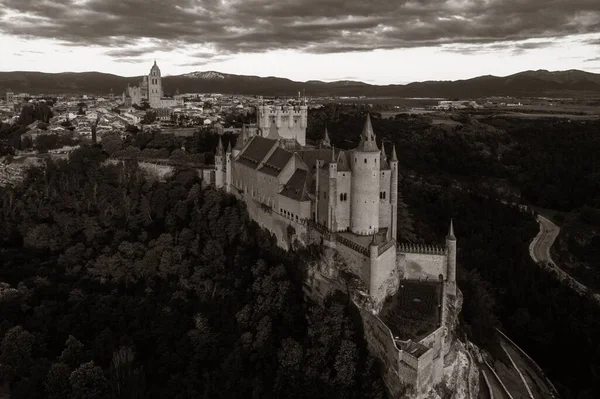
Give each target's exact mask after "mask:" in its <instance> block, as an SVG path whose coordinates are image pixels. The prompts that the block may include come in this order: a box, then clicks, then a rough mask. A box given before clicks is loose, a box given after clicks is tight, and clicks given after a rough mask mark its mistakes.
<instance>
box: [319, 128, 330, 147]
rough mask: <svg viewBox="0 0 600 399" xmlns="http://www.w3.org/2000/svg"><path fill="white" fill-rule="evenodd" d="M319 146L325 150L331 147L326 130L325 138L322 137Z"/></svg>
mask: <svg viewBox="0 0 600 399" xmlns="http://www.w3.org/2000/svg"><path fill="white" fill-rule="evenodd" d="M321 144H322V145H323V147H325V148H328V147H331V141H329V132H328V131H327V128H325V137H323V141H322V142H321Z"/></svg>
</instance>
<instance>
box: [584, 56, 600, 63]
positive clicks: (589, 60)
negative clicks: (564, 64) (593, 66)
mask: <svg viewBox="0 0 600 399" xmlns="http://www.w3.org/2000/svg"><path fill="white" fill-rule="evenodd" d="M583 62H600V57H596V58H588V59H587V60H585V61H583Z"/></svg>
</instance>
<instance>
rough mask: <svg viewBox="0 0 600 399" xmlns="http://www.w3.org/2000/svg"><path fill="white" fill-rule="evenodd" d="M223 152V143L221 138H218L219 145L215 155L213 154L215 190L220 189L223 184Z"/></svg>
mask: <svg viewBox="0 0 600 399" xmlns="http://www.w3.org/2000/svg"><path fill="white" fill-rule="evenodd" d="M223 152H224V151H223V142H222V141H221V136H219V144H218V145H217V153H216V154H215V186H216V187H217V188H222V187H223V185H224V184H225V176H224V174H225V171H224V164H223V161H224V160H223V155H224V154H223Z"/></svg>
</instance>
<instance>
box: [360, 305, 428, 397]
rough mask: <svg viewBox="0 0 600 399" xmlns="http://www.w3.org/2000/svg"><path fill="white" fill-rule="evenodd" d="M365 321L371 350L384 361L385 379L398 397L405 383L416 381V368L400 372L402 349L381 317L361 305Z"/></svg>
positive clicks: (365, 330) (365, 331)
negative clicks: (398, 346)
mask: <svg viewBox="0 0 600 399" xmlns="http://www.w3.org/2000/svg"><path fill="white" fill-rule="evenodd" d="M358 308H359V310H360V315H361V319H362V323H363V329H364V334H365V339H366V340H367V347H368V348H369V352H370V353H371V354H372V355H373V356H375V357H377V358H378V359H379V360H380V361H381V362H382V363H383V373H382V377H383V381H384V382H385V384H386V386H387V387H388V389H389V390H390V392H391V394H392V397H398V395H397V394H398V393H399V392H403V391H404V388H405V387H404V385H414V384H415V383H416V379H417V375H416V370H415V369H412V372H411V371H410V370H408V369H407V370H405V372H404V373H402V374H400V363H401V362H400V361H399V360H400V356H401V351H400V350H399V349H398V348H397V347H396V344H395V343H394V340H393V337H392V333H391V331H390V330H389V328H387V326H386V325H385V323H384V322H383V321H381V319H380V318H379V317H377V316H375V315H373V314H372V313H370V312H369V311H367V310H365V309H364V308H362V307H361V306H358Z"/></svg>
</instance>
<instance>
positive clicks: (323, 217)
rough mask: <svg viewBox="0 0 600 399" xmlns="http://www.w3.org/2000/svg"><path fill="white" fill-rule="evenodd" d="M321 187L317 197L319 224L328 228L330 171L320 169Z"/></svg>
mask: <svg viewBox="0 0 600 399" xmlns="http://www.w3.org/2000/svg"><path fill="white" fill-rule="evenodd" d="M317 173H318V174H319V187H318V188H317V192H316V193H315V195H316V196H317V197H318V198H319V206H318V209H317V215H318V222H319V224H321V225H323V226H327V221H328V215H329V197H328V195H329V170H327V169H325V170H323V169H319V170H318V171H317Z"/></svg>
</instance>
